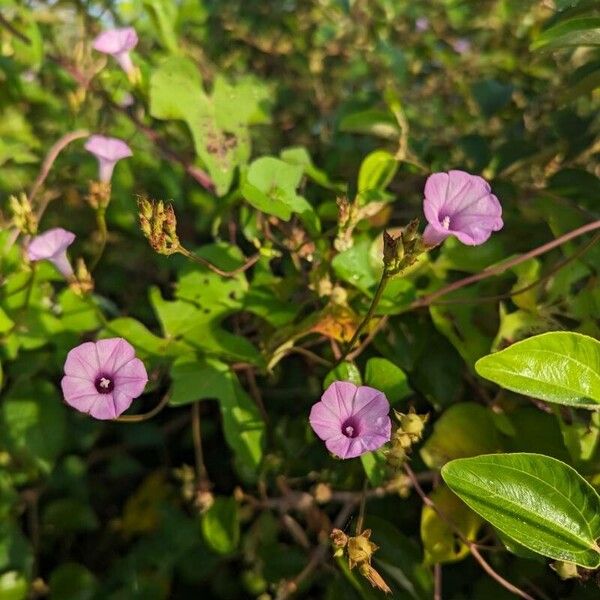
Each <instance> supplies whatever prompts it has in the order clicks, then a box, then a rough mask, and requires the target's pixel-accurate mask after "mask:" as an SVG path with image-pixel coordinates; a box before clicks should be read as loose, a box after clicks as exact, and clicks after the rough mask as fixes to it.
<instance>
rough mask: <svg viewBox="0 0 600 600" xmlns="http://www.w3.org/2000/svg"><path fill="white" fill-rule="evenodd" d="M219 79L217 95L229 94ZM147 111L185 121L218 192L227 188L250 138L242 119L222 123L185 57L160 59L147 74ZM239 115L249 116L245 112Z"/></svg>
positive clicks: (246, 154) (245, 155) (245, 156)
mask: <svg viewBox="0 0 600 600" xmlns="http://www.w3.org/2000/svg"><path fill="white" fill-rule="evenodd" d="M224 87H225V83H224V82H221V83H219V86H218V88H217V89H216V92H217V94H218V96H217V99H222V97H223V96H227V95H229V90H228V89H224ZM150 114H151V115H152V116H153V117H155V118H157V119H177V120H182V121H184V122H185V123H186V124H187V126H188V128H189V130H190V133H191V134H192V138H193V140H194V147H195V149H196V154H197V155H198V157H199V158H200V159H201V161H202V162H203V164H204V165H206V168H207V169H208V172H209V173H210V176H211V178H212V179H213V182H214V185H215V189H216V192H217V194H218V195H223V194H225V193H226V192H227V190H228V189H229V187H230V186H231V182H232V181H233V175H234V171H235V168H236V166H238V165H240V164H245V163H246V161H247V160H248V157H249V156H250V139H249V132H248V127H247V123H245V122H244V119H243V118H242V119H240V120H239V121H238V120H236V121H235V123H233V124H232V123H230V122H226V123H225V124H223V122H222V121H223V111H222V109H221V108H219V109H217V107H216V103H215V101H214V98H209V97H208V96H207V95H206V93H205V91H204V89H203V87H202V81H201V79H200V74H199V72H198V69H197V68H196V65H195V64H194V63H193V62H192V61H191V60H189V59H187V58H179V57H173V58H170V59H168V60H166V61H165V62H163V63H162V64H161V65H160V67H158V69H156V70H155V71H154V72H153V73H152V76H151V78H150ZM241 117H245V118H248V114H242V115H241Z"/></svg>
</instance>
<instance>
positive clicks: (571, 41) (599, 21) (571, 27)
mask: <svg viewBox="0 0 600 600" xmlns="http://www.w3.org/2000/svg"><path fill="white" fill-rule="evenodd" d="M568 46H600V17H581V18H577V19H570V20H568V21H563V22H562V23H559V24H558V25H554V27H550V29H547V30H546V31H543V32H542V33H541V34H540V36H539V37H538V38H537V39H536V40H535V42H534V43H533V44H532V45H531V49H532V50H540V49H544V50H553V49H555V48H564V47H568Z"/></svg>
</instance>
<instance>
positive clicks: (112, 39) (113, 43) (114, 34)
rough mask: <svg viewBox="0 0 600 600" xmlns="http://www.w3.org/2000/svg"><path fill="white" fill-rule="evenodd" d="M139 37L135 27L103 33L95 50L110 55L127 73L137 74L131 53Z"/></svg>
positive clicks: (97, 39)
mask: <svg viewBox="0 0 600 600" xmlns="http://www.w3.org/2000/svg"><path fill="white" fill-rule="evenodd" d="M137 43H138V36H137V33H136V32H135V29H134V28H133V27H123V28H121V29H108V30H107V31H103V32H102V33H101V34H100V35H99V36H98V37H97V38H96V39H95V40H94V43H93V48H94V50H98V52H103V53H104V54H110V55H111V56H114V58H115V60H116V61H117V62H118V63H119V64H120V65H121V68H122V69H123V71H125V73H127V74H128V75H130V74H131V73H133V72H135V67H134V66H133V62H132V61H131V56H129V51H130V50H132V49H133V48H135V47H136V45H137Z"/></svg>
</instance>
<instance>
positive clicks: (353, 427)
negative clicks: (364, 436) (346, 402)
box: [342, 417, 360, 438]
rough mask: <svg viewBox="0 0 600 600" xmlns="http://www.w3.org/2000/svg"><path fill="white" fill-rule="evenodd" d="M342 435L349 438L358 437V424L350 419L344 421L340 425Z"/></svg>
mask: <svg viewBox="0 0 600 600" xmlns="http://www.w3.org/2000/svg"><path fill="white" fill-rule="evenodd" d="M342 433H343V434H344V435H345V436H346V437H349V438H355V437H358V434H359V433H360V428H359V426H358V422H357V421H356V420H355V419H354V418H352V417H350V418H349V419H346V420H345V421H344V422H343V423H342Z"/></svg>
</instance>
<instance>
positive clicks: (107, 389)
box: [95, 375, 115, 394]
mask: <svg viewBox="0 0 600 600" xmlns="http://www.w3.org/2000/svg"><path fill="white" fill-rule="evenodd" d="M95 385H96V390H98V393H99V394H110V393H111V392H112V391H113V390H114V388H115V383H114V381H113V380H112V379H110V377H107V376H106V375H98V377H96V381H95Z"/></svg>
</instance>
